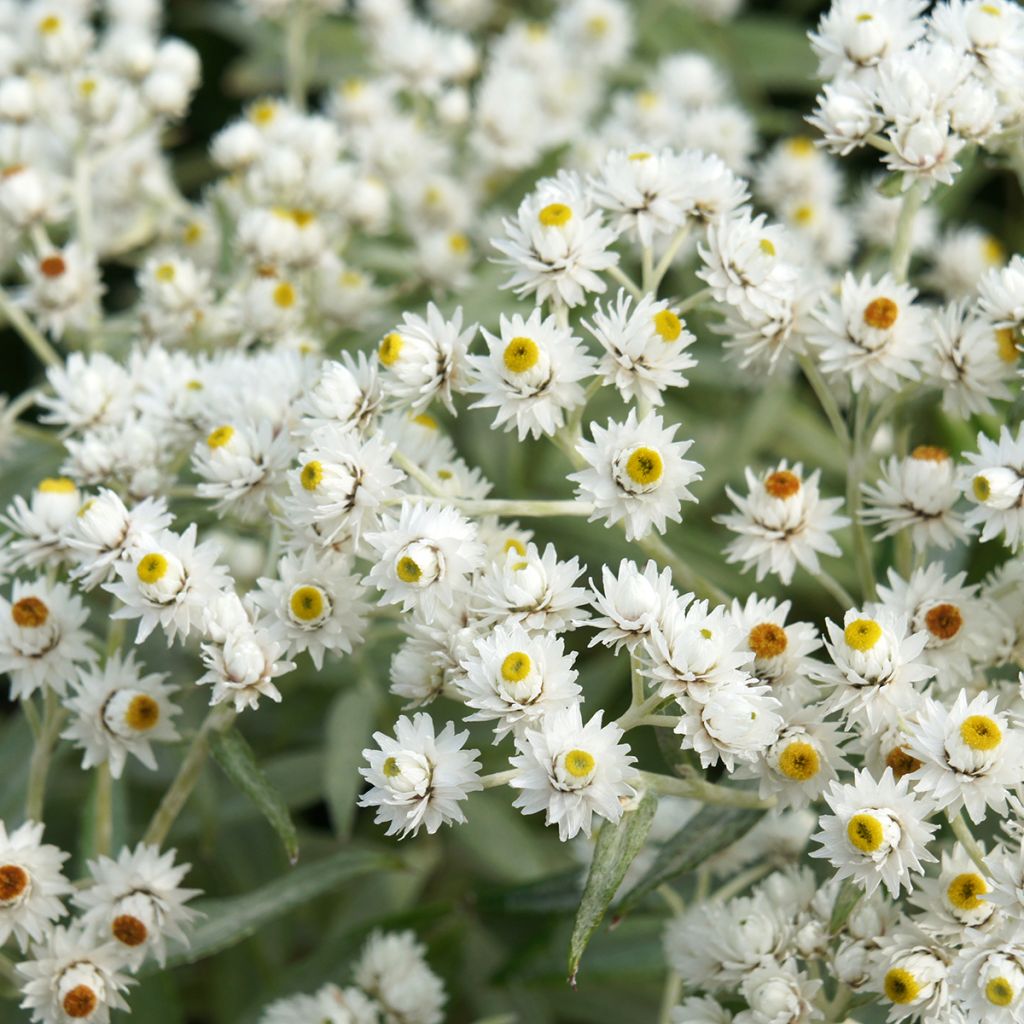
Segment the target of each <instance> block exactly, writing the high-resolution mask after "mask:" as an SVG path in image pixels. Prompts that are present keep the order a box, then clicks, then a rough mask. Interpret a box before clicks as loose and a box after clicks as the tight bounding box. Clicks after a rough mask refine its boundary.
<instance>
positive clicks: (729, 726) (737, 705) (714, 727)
mask: <svg viewBox="0 0 1024 1024" xmlns="http://www.w3.org/2000/svg"><path fill="white" fill-rule="evenodd" d="M679 704H680V707H681V708H682V711H683V714H682V717H681V718H680V719H679V721H678V722H677V723H676V726H675V728H674V729H673V730H672V731H673V732H675V733H677V734H678V735H679V736H680V737H681V739H680V744H681V746H682V748H683V749H684V750H694V751H696V753H697V756H698V757H699V758H700V764H701V767H702V768H710V767H711V766H712V765H715V764H718V763H719V762H721V763H722V764H723V765H725V770H726V771H728V772H731V771H733V770H734V769H735V767H736V762H737V761H751V762H752V761H755V760H756V759H757V757H758V755H760V754H762V753H763V752H764V751H765V750H767V749H768V747H769V746H770V745H771V744H773V743H774V742H775V741H776V740H777V738H778V735H779V730H780V729H781V728H782V724H783V720H782V716H781V715H779V714H778V709H779V708H780V706H781V705H780V703H779V701H778V700H776V699H775V698H774V697H773V696H772V695H771V687H769V686H763V685H758V684H755V683H753V682H727V683H725V684H724V685H722V686H718V687H716V688H715V689H713V690H710V691H709V692H708V693H707V695H706V696H705V697H704V699H702V700H697V699H694V698H693V697H687V696H683V697H680V698H679Z"/></svg>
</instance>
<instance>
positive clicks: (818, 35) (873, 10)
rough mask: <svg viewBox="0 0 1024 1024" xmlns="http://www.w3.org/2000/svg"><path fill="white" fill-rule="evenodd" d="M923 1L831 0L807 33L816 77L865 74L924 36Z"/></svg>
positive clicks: (843, 76)
mask: <svg viewBox="0 0 1024 1024" xmlns="http://www.w3.org/2000/svg"><path fill="white" fill-rule="evenodd" d="M926 6H927V5H926V4H925V2H924V0H835V2H833V3H832V4H831V6H830V7H829V9H828V11H827V12H826V13H825V14H823V15H822V17H821V20H820V21H819V22H818V28H817V31H816V32H812V33H811V34H810V38H811V46H812V47H813V48H814V52H815V53H816V54H817V55H818V60H819V64H818V77H819V78H839V79H843V78H847V77H856V78H859V79H861V80H864V79H866V78H868V80H870V79H869V75H870V74H871V73H872V72H873V71H874V69H875V68H877V67H878V65H879V64H881V63H882V62H883V61H884V60H885V59H886V58H889V57H893V56H898V55H899V54H900V53H901V52H902V51H904V50H907V49H909V47H910V46H912V45H913V43H915V42H916V41H917V40H918V39H919V38H920V37H921V35H922V34H923V33H924V22H923V20H922V19H921V18H920V15H921V14H922V13H923V11H924V9H925V7H926Z"/></svg>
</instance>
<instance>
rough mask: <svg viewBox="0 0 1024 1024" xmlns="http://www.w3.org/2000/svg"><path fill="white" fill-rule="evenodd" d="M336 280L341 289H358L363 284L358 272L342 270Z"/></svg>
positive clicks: (361, 276)
mask: <svg viewBox="0 0 1024 1024" xmlns="http://www.w3.org/2000/svg"><path fill="white" fill-rule="evenodd" d="M338 280H339V281H340V282H341V285H342V287H343V288H358V287H359V286H360V285H361V284H362V283H363V275H362V274H360V273H359V271H358V270H343V271H342V272H341V277H339V278H338Z"/></svg>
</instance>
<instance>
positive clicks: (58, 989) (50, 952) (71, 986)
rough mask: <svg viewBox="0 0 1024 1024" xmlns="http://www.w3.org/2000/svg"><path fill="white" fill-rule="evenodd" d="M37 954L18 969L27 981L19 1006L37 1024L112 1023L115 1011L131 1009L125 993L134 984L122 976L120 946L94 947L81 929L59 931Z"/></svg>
mask: <svg viewBox="0 0 1024 1024" xmlns="http://www.w3.org/2000/svg"><path fill="white" fill-rule="evenodd" d="M33 953H34V954H35V959H34V960H25V961H23V962H22V963H20V964H18V973H19V974H21V975H23V976H24V978H25V980H24V981H23V982H22V986H21V992H22V997H23V998H22V1000H21V1004H20V1005H21V1007H22V1009H24V1010H29V1011H30V1013H31V1019H32V1020H33V1021H38V1022H40V1024H65V1022H67V1021H72V1020H88V1022H89V1024H109V1021H110V1011H111V1010H127V1009H128V1003H127V1002H126V1001H125V999H124V996H123V995H122V994H121V993H122V992H124V991H125V990H126V989H127V988H128V986H129V985H130V984H131V981H130V979H129V978H127V977H126V976H125V975H124V974H121V973H120V972H121V968H122V967H123V966H124V957H123V954H122V953H121V950H120V949H119V948H118V946H117V944H116V943H113V942H106V943H102V944H97V943H95V942H94V941H92V938H91V936H90V935H88V934H87V932H86V931H85V929H83V928H82V926H81V925H73V926H71V927H69V928H64V927H60V926H58V927H57V928H54V929H53V931H52V932H51V933H50V934H49V936H48V937H47V942H46V943H45V944H44V945H38V946H36V947H35V948H34V949H33Z"/></svg>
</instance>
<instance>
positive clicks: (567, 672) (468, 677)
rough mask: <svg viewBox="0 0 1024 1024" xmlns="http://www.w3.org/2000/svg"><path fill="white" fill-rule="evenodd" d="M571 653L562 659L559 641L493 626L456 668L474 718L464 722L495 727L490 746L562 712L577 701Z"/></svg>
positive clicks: (577, 687) (574, 656) (512, 627)
mask: <svg viewBox="0 0 1024 1024" xmlns="http://www.w3.org/2000/svg"><path fill="white" fill-rule="evenodd" d="M575 661H576V655H575V653H572V652H571V653H569V654H566V653H565V646H564V643H563V641H562V639H561V638H560V637H556V636H551V635H547V636H544V635H538V636H531V635H530V634H529V633H527V631H526V630H525V629H523V627H522V626H520V625H516V624H512V625H510V626H508V627H503V626H498V627H497V628H496V629H495V630H494V632H492V633H490V634H489V635H487V636H483V637H480V639H478V640H477V641H476V643H475V644H474V645H473V653H472V654H471V655H470V656H469V657H468V658H467V659H465V660H464V661H463V662H462V667H463V669H464V670H465V678H464V679H463V681H462V683H461V685H460V687H459V689H460V691H461V693H462V696H463V699H464V700H465V702H466V704H467V706H468V707H470V708H473V709H475V714H472V715H469V716H468V717H467V718H466V721H468V722H491V721H493V722H495V723H496V724H495V727H494V741H495V743H497V742H499V741H500V740H502V739H503V738H504V737H505V736H507V735H508V734H509V733H510V732H511V731H513V730H516V731H517V732H518V731H519V730H520V729H522V728H523V727H524V726H525V727H528V726H532V725H535V724H536V723H537V722H538V721H539V720H540V719H541V718H543V717H544V716H545V715H548V714H551V713H552V712H554V711H559V710H565V709H568V708H569V707H571V706H572V705H573V704H575V703H576V701H577V700H578V699H579V695H580V692H581V690H580V687H579V684H578V683H577V682H576V677H577V672H576V670H575V669H574V668H573V663H574V662H575Z"/></svg>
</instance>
